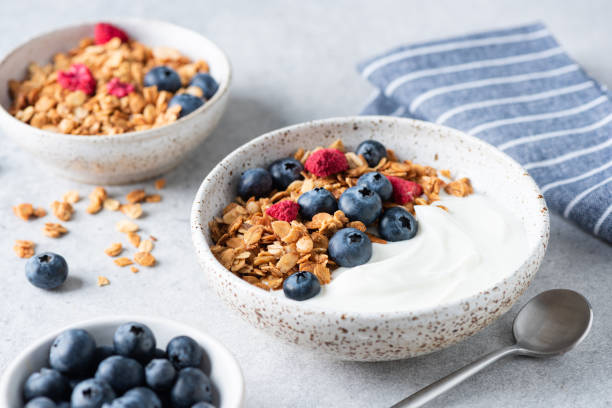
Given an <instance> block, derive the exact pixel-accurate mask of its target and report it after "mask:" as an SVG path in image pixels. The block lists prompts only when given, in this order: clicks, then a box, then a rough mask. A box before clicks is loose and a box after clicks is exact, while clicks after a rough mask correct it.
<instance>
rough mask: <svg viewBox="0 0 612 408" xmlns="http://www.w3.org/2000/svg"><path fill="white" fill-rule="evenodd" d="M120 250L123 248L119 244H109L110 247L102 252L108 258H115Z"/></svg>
mask: <svg viewBox="0 0 612 408" xmlns="http://www.w3.org/2000/svg"><path fill="white" fill-rule="evenodd" d="M122 250H123V246H122V245H121V243H120V242H115V243H114V244H111V246H109V247H108V248H106V249H105V250H104V253H105V254H106V255H108V256H117V255H119V254H120V253H121V251H122Z"/></svg>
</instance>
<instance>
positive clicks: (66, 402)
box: [55, 401, 70, 408]
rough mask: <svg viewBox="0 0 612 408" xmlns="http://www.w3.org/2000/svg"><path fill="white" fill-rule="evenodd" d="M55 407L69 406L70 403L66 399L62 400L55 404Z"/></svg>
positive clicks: (65, 407) (63, 407) (66, 407)
mask: <svg viewBox="0 0 612 408" xmlns="http://www.w3.org/2000/svg"><path fill="white" fill-rule="evenodd" d="M55 405H56V406H57V408H70V403H69V402H68V401H62V402H58V403H57V404H55Z"/></svg>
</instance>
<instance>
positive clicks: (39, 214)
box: [34, 207, 47, 218]
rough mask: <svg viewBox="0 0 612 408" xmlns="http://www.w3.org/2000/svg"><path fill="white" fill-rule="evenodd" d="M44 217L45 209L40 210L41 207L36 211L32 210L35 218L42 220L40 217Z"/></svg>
mask: <svg viewBox="0 0 612 408" xmlns="http://www.w3.org/2000/svg"><path fill="white" fill-rule="evenodd" d="M45 215H47V210H45V209H44V208H42V207H38V208H37V209H35V210H34V216H35V217H36V218H42V217H44V216H45Z"/></svg>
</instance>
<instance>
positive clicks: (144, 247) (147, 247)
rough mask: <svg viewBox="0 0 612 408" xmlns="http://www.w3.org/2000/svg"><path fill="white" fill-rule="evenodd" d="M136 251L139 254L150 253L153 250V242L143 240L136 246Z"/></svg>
mask: <svg viewBox="0 0 612 408" xmlns="http://www.w3.org/2000/svg"><path fill="white" fill-rule="evenodd" d="M138 250H139V251H140V252H151V251H152V250H153V241H151V240H150V239H145V240H143V241H142V242H140V244H139V245H138Z"/></svg>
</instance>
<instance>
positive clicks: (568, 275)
mask: <svg viewBox="0 0 612 408" xmlns="http://www.w3.org/2000/svg"><path fill="white" fill-rule="evenodd" d="M2 8H3V10H2V13H1V14H0V27H1V29H0V32H1V33H2V35H0V53H5V52H7V51H9V50H10V49H11V48H12V47H13V46H14V45H16V44H17V43H19V42H20V41H21V40H22V39H23V38H24V36H29V35H31V34H33V33H35V32H41V31H45V30H47V29H50V28H53V27H56V26H59V25H62V24H65V23H69V22H70V23H71V22H78V21H81V20H85V19H86V20H98V19H103V18H104V17H109V16H119V15H121V16H126V15H130V16H146V17H153V18H159V19H165V20H169V21H171V22H175V23H178V24H182V25H185V26H187V27H190V28H193V29H196V30H199V31H201V32H202V33H204V34H205V35H208V36H210V38H212V39H213V40H215V41H217V42H218V44H219V45H221V46H222V47H223V48H225V49H226V51H227V52H228V53H229V56H230V58H231V59H232V61H233V65H234V70H235V83H234V88H233V95H232V98H231V101H230V107H229V109H228V113H227V114H226V116H225V118H224V119H223V120H222V123H221V125H220V127H219V128H218V129H217V131H216V132H215V133H214V134H213V136H211V138H210V139H208V140H207V141H206V142H205V143H204V144H203V145H202V146H201V147H200V148H199V149H198V150H197V151H196V152H194V154H193V156H192V157H191V159H190V160H189V161H188V162H186V163H185V164H184V165H183V166H182V167H181V168H179V169H177V170H175V171H173V172H171V173H170V174H168V177H167V179H168V188H167V189H166V190H165V191H164V192H163V195H164V201H163V203H162V204H159V205H154V206H148V209H147V213H148V214H147V216H146V218H144V219H143V220H142V222H141V224H142V226H143V228H144V230H145V232H147V233H148V232H150V233H152V234H154V235H156V236H157V237H158V238H159V242H158V245H157V248H156V249H155V255H156V256H157V257H158V259H159V261H160V262H159V266H158V267H156V268H154V269H151V270H143V271H141V272H140V273H139V274H135V275H133V274H131V273H130V272H129V271H127V270H122V269H119V268H117V267H115V266H114V265H113V264H112V263H111V261H110V259H109V258H107V257H106V256H104V255H103V253H102V250H103V249H104V248H105V247H106V246H107V245H108V244H109V243H110V242H114V241H116V240H118V239H120V236H119V235H118V233H116V232H114V230H113V224H114V222H115V221H116V220H118V219H120V215H119V214H116V213H102V214H99V215H98V216H95V217H91V216H88V215H87V214H85V213H84V208H85V203H84V202H81V203H79V204H77V214H76V216H75V218H74V220H73V221H70V222H68V223H67V227H68V228H69V229H70V231H71V232H70V234H69V235H68V236H66V237H65V238H63V239H61V240H56V241H54V240H51V239H48V238H45V237H43V236H42V234H41V233H40V227H41V225H42V220H39V221H33V222H30V223H24V222H23V221H20V220H18V219H17V218H16V217H15V216H13V215H12V212H11V209H10V207H11V205H13V204H15V203H19V202H23V201H29V202H33V203H35V204H38V205H44V206H47V207H48V205H49V203H50V202H51V201H53V200H55V199H59V198H60V197H61V195H62V194H63V193H64V192H65V191H67V190H69V189H73V188H77V189H78V190H79V191H80V192H81V194H82V195H86V194H87V193H88V191H89V190H90V187H89V186H83V185H76V184H75V183H72V182H69V181H65V180H61V179H58V178H56V177H54V176H52V175H49V174H47V173H46V172H45V171H44V170H43V169H41V168H39V167H38V165H37V164H36V163H34V162H32V161H31V160H30V159H29V158H28V157H27V156H26V155H25V154H24V153H22V152H21V151H20V150H18V149H17V147H16V146H15V145H14V144H12V143H11V142H10V141H9V140H8V139H7V138H6V137H4V135H3V137H2V141H1V144H0V186H1V187H0V273H1V275H2V284H1V285H0V370H1V369H3V368H4V367H5V366H6V364H7V363H8V362H9V360H10V359H11V357H12V356H14V355H15V353H17V352H19V350H20V349H21V348H22V347H23V346H24V345H25V344H27V343H29V342H31V341H32V340H34V339H36V338H37V337H38V336H39V335H41V334H43V333H45V332H47V331H49V330H51V329H53V328H56V327H57V326H60V325H63V324H66V323H69V322H73V321H77V320H80V319H87V318H90V317H94V316H99V315H103V314H109V313H112V314H115V313H141V314H155V315H161V316H166V317H171V318H174V319H176V320H180V321H183V322H186V323H190V324H193V325H195V326H198V327H200V328H202V329H204V330H207V331H208V332H210V333H211V334H213V335H214V336H216V337H217V338H219V339H220V340H221V341H223V342H224V343H225V344H226V345H227V346H228V347H229V348H230V349H231V350H232V351H233V352H234V353H235V354H236V356H237V357H238V359H239V360H240V362H241V364H242V367H243V369H244V373H245V377H246V382H247V401H248V403H247V406H249V407H276V406H292V407H317V406H330V407H357V406H359V407H385V406H389V405H390V404H391V403H393V402H395V401H396V400H398V399H400V398H401V397H403V396H405V395H406V394H408V393H410V392H411V391H414V390H416V389H417V388H419V387H421V386H424V385H426V384H428V383H430V382H431V381H434V380H436V379H437V378H439V377H441V376H443V375H444V374H446V373H448V372H450V371H452V370H453V369H456V368H458V367H460V366H461V365H463V364H465V363H467V362H469V361H471V360H472V359H474V358H475V357H477V356H478V355H480V354H481V353H483V352H485V351H488V350H492V349H494V348H496V347H499V346H501V345H505V344H508V343H509V342H510V341H511V336H510V330H511V322H512V318H513V316H514V314H515V312H516V310H517V308H518V307H519V306H520V304H522V303H524V302H525V301H526V300H527V299H528V297H530V296H532V295H534V294H536V293H538V292H540V291H543V290H546V289H549V288H555V287H567V288H572V289H575V290H577V291H580V292H582V293H583V294H585V295H586V296H587V297H588V298H589V299H590V301H591V302H592V304H593V308H594V311H595V323H594V326H593V331H592V333H591V335H590V336H589V337H588V339H587V340H586V341H585V343H584V344H583V345H581V346H580V348H579V349H577V350H575V351H573V352H571V353H570V354H568V355H566V356H564V357H558V358H554V359H551V360H546V361H543V360H530V359H525V358H515V359H510V360H507V361H505V362H504V363H500V364H498V365H497V366H495V367H494V368H492V369H489V370H487V371H486V372H484V373H482V374H481V375H479V376H477V377H476V378H473V379H471V380H470V381H469V382H467V383H465V384H463V385H462V386H460V387H459V388H457V389H456V390H454V391H453V392H452V393H450V394H448V395H446V396H444V397H442V398H440V399H439V400H437V401H436V402H434V403H433V404H431V406H440V407H442V406H447V407H491V406H522V407H540V406H544V405H547V406H555V407H600V406H609V405H612V393H611V392H610V390H611V389H612V379H611V378H610V367H612V353H611V352H610V350H611V346H612V340H611V333H612V303H611V302H610V295H609V292H610V287H611V286H612V248H611V247H610V246H609V245H607V244H605V243H603V242H602V241H599V240H597V239H595V238H593V237H591V236H589V235H587V234H585V233H583V232H582V231H580V230H578V229H577V228H575V227H574V226H572V225H570V224H568V223H566V222H565V221H564V220H562V219H561V218H559V217H557V216H553V218H552V231H551V240H550V249H549V252H548V254H547V256H546V258H545V261H544V264H543V266H542V268H541V270H540V272H539V274H538V275H537V277H536V279H535V282H534V284H533V286H532V287H531V288H530V289H529V290H528V293H527V294H526V295H525V296H524V297H523V298H522V299H521V301H519V305H517V306H516V307H515V308H514V309H513V310H512V311H511V312H509V313H508V314H507V315H505V316H504V317H503V318H501V319H500V320H499V321H497V322H496V323H495V324H493V325H492V326H490V327H489V328H487V329H486V330H484V331H482V332H481V333H479V334H477V335H476V336H474V337H473V338H471V339H469V340H467V341H465V342H463V343H461V344H458V345H456V346H454V347H451V348H449V349H447V350H444V351H442V352H439V353H436V354H433V355H429V356H424V357H420V358H416V359H413V360H407V361H400V362H390V363H382V364H380V363H379V364H359V363H343V362H334V361H329V360H325V359H323V358H321V357H319V356H318V355H316V354H311V353H305V352H302V351H301V350H299V349H296V348H293V347H291V346H286V345H284V344H281V343H278V342H276V341H275V340H273V339H270V338H268V337H265V336H263V335H262V334H260V333H259V332H257V331H256V330H254V329H252V328H251V327H250V326H248V325H247V324H246V323H243V322H242V321H241V320H240V319H239V318H238V317H236V316H234V315H233V314H230V312H229V311H228V309H226V308H225V306H224V305H223V304H221V302H220V301H219V300H217V299H216V297H215V296H214V294H213V293H212V292H211V291H210V290H209V289H208V287H207V285H206V283H205V282H204V281H203V280H202V277H201V274H200V270H199V268H198V266H197V264H196V259H195V256H194V254H193V250H192V245H191V240H190V236H189V223H188V217H189V209H190V206H191V200H192V197H193V195H194V193H195V191H196V189H197V187H198V185H199V183H200V181H201V179H202V178H203V177H204V176H205V174H206V173H207V172H208V171H209V170H210V169H211V168H212V166H213V165H214V164H215V163H216V162H217V161H218V160H219V159H220V158H222V157H223V156H225V155H226V154H227V153H229V152H230V151H231V150H233V149H234V148H236V147H237V146H239V145H240V144H242V143H244V142H245V141H247V140H249V139H250V138H252V137H254V136H256V135H258V134H261V133H262V132H265V131H267V130H271V129H274V128H277V127H280V126H284V125H288V124H292V123H296V122H301V121H305V120H309V119H314V118H323V117H330V116H338V115H349V114H354V113H357V112H358V111H359V110H360V108H361V106H362V104H363V103H364V102H365V100H366V99H367V97H368V95H369V94H370V93H371V89H370V88H369V87H368V85H367V84H366V83H365V81H363V80H361V79H360V78H359V77H358V75H357V74H356V73H355V70H354V65H355V63H356V62H357V61H359V60H361V59H362V58H365V57H368V56H370V55H372V54H374V53H378V52H380V51H383V50H385V49H387V48H389V47H391V46H393V45H396V44H398V43H400V42H412V41H419V40H425V39H430V38H436V37H440V36H446V35H451V34H459V33H464V32H470V31H474V30H480V29H487V28H494V27H502V26H508V25H514V24H521V23H525V22H530V21H534V20H543V21H544V22H546V23H547V24H549V26H550V28H551V29H552V31H553V32H554V33H555V34H556V35H557V37H558V38H559V40H560V41H561V43H562V44H564V45H565V46H566V48H567V49H568V51H569V52H570V54H571V55H572V56H573V57H574V58H576V59H577V60H578V61H579V62H580V63H581V64H582V65H583V66H584V67H585V68H586V69H587V70H588V71H589V72H590V73H591V74H593V75H594V76H595V77H596V78H598V79H599V80H601V81H602V82H604V83H607V84H612V70H610V67H611V66H612V53H610V52H609V50H610V48H612V28H611V27H612V26H611V25H610V22H609V18H610V16H611V15H612V3H610V2H606V1H605V0H602V1H591V2H588V5H584V4H583V2H578V1H576V2H560V1H542V2H537V3H534V2H531V1H528V0H521V1H517V0H514V1H503V2H499V1H498V2H489V1H471V2H453V1H445V2H440V1H430V2H421V1H419V2H416V1H415V2H393V3H392V2H380V1H377V2H365V1H364V2H352V1H348V0H347V1H337V2H333V4H332V2H317V3H314V2H292V3H288V2H282V1H278V2H265V3H264V2H251V1H248V0H244V1H240V2H238V1H236V2H212V1H211V2H203V1H196V0H193V1H190V2H179V1H173V2H163V3H162V2H156V3H153V2H145V1H134V0H132V1H129V2H124V1H112V2H109V1H105V2H95V1H90V2H76V1H75V2H68V1H55V2H48V1H37V2H34V1H22V2H4V4H3V5H2ZM1 80H6V78H2V79H1ZM145 185H146V184H145ZM146 186H148V187H149V188H150V183H149V184H148V185H146ZM129 189H130V188H129V187H125V188H117V187H115V188H110V189H109V191H110V192H111V193H112V194H116V195H120V194H121V195H123V194H124V193H125V192H127V191H129ZM17 238H21V239H28V238H29V239H34V240H35V241H36V242H38V243H39V247H38V249H39V250H54V251H57V252H60V253H62V254H64V255H65V256H66V258H67V259H68V262H69V263H70V267H71V272H72V273H71V276H72V277H71V279H70V281H69V283H67V284H66V285H65V287H64V289H63V290H61V291H59V292H49V293H48V292H42V291H40V290H37V289H35V288H33V287H32V286H30V285H29V284H28V283H27V281H26V280H25V278H24V276H23V263H24V262H23V261H22V260H20V259H18V258H16V257H15V256H14V254H13V252H12V250H11V247H12V245H13V240H14V239H17ZM142 269H144V268H142ZM98 274H104V275H106V276H108V277H109V278H110V280H111V281H112V284H111V285H110V286H108V287H105V288H98V287H96V286H95V278H96V276H97V275H98Z"/></svg>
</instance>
